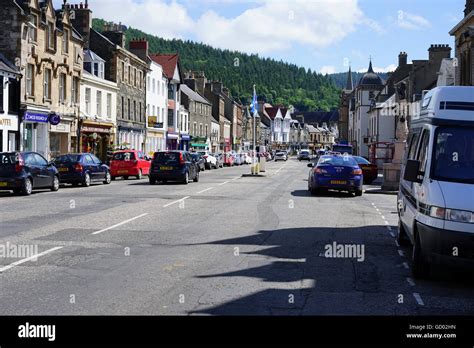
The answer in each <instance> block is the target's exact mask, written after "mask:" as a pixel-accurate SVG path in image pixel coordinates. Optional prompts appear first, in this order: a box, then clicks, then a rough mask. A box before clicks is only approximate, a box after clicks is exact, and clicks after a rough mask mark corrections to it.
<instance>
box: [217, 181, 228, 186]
mask: <svg viewBox="0 0 474 348" xmlns="http://www.w3.org/2000/svg"><path fill="white" fill-rule="evenodd" d="M228 183H229V182H228V181H224V182H222V183H220V184H219V186H222V185H225V184H228Z"/></svg>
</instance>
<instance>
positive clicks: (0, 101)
mask: <svg viewBox="0 0 474 348" xmlns="http://www.w3.org/2000/svg"><path fill="white" fill-rule="evenodd" d="M2 78H3V76H2ZM3 90H4V89H3V88H0V113H3ZM0 135H3V132H0ZM2 144H3V143H2ZM2 144H0V146H2Z"/></svg>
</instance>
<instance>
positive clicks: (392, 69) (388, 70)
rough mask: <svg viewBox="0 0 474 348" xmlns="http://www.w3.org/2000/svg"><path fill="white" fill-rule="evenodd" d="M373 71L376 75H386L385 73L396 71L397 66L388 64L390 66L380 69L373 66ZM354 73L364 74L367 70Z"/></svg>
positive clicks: (362, 69)
mask: <svg viewBox="0 0 474 348" xmlns="http://www.w3.org/2000/svg"><path fill="white" fill-rule="evenodd" d="M373 69H374V71H375V72H376V73H387V72H391V71H395V69H397V65H396V64H390V65H388V66H386V67H385V68H380V67H376V66H374V67H373ZM356 71H357V72H358V73H366V72H367V68H360V69H357V70H356Z"/></svg>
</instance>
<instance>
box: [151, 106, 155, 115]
mask: <svg viewBox="0 0 474 348" xmlns="http://www.w3.org/2000/svg"><path fill="white" fill-rule="evenodd" d="M151 115H152V116H155V105H153V108H152V114H151Z"/></svg>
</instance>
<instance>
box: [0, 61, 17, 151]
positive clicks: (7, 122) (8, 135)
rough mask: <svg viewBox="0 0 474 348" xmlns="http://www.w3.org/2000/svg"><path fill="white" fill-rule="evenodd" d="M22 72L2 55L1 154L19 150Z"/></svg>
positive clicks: (0, 80)
mask: <svg viewBox="0 0 474 348" xmlns="http://www.w3.org/2000/svg"><path fill="white" fill-rule="evenodd" d="M20 78H21V75H20V72H19V71H18V69H17V67H16V66H15V65H13V64H12V63H11V62H10V61H9V60H8V59H6V58H5V57H4V56H3V55H2V54H0V83H1V86H0V152H6V151H16V150H19V142H20V133H19V128H18V125H19V118H18V116H19V111H20V108H19V99H18V90H19V83H18V81H19V79H20Z"/></svg>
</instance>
